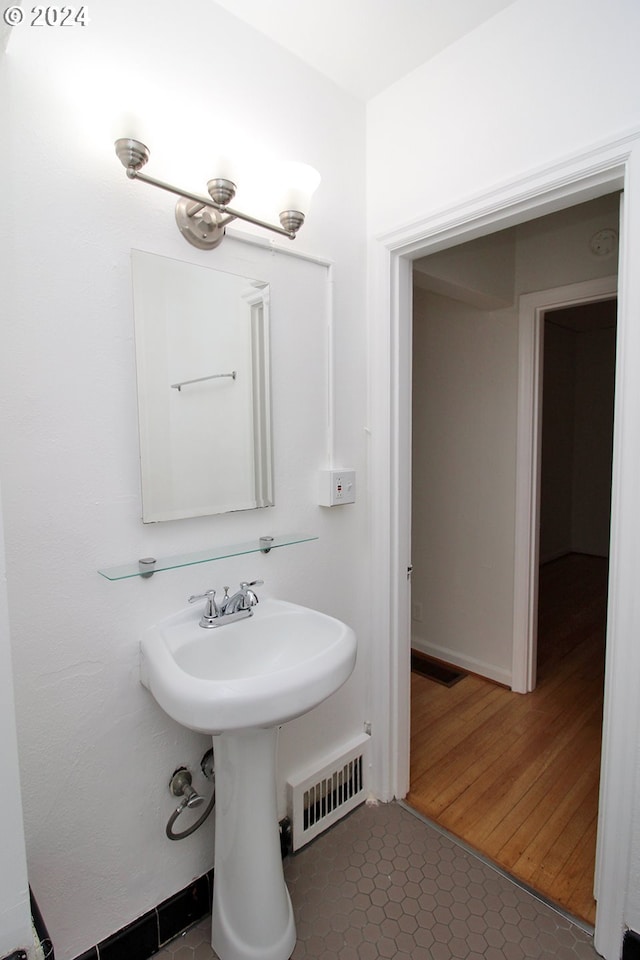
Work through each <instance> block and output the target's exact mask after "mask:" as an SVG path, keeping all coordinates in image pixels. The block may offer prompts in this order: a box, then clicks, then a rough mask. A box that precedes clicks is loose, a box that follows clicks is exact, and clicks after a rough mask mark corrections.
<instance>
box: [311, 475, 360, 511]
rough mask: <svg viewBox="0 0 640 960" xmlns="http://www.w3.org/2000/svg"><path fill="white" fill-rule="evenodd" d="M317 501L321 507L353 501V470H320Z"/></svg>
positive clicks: (354, 494)
mask: <svg viewBox="0 0 640 960" xmlns="http://www.w3.org/2000/svg"><path fill="white" fill-rule="evenodd" d="M319 487H320V489H319V498H318V502H319V504H320V506H321V507H336V506H338V505H339V504H341V503H354V502H355V499H356V472H355V470H321V471H320V484H319Z"/></svg>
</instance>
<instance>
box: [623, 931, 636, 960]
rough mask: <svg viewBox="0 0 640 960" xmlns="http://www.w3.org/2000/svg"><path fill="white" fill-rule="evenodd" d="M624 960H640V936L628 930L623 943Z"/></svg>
mask: <svg viewBox="0 0 640 960" xmlns="http://www.w3.org/2000/svg"><path fill="white" fill-rule="evenodd" d="M622 960H640V934H639V933H636V932H635V931H634V930H627V932H626V933H625V935H624V939H623V941H622Z"/></svg>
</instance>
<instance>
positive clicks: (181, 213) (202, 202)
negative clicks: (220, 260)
mask: <svg viewBox="0 0 640 960" xmlns="http://www.w3.org/2000/svg"><path fill="white" fill-rule="evenodd" d="M116 154H117V155H118V157H119V159H120V162H121V163H122V165H123V167H124V168H125V170H126V171H127V176H128V177H129V179H130V180H142V181H144V183H150V184H151V185H152V186H154V187H160V189H161V190H167V191H168V192H169V193H175V194H176V196H178V197H179V198H180V199H179V200H178V202H177V204H176V221H177V224H178V228H179V229H180V232H181V233H182V235H183V237H184V238H185V240H188V241H189V243H191V244H193V246H194V247H199V248H200V249H201V250H213V249H214V247H217V246H218V245H219V244H220V243H221V242H222V238H223V237H224V234H225V228H226V226H227V224H228V223H231V221H232V220H245V221H246V222H247V223H253V224H255V225H256V226H258V227H264V229H265V230H272V231H273V232H274V233H279V234H282V236H284V237H289V239H290V240H294V239H295V237H296V234H297V233H298V230H299V229H300V227H301V226H302V224H303V223H304V218H305V214H306V212H307V210H308V207H309V203H310V201H311V195H312V193H313V191H314V190H315V189H316V187H317V186H318V184H319V182H320V175H319V174H318V172H317V171H316V170H314V169H313V167H309V166H308V165H307V164H304V163H290V164H289V165H288V169H287V172H288V175H289V176H288V179H289V186H288V189H287V193H286V195H285V197H284V198H283V206H284V209H283V210H282V212H281V214H280V224H281V226H279V227H278V226H276V225H275V224H273V223H267V222H266V221H265V220H258V219H257V218H256V217H251V216H249V214H247V213H241V212H240V211H239V210H235V209H233V208H232V207H230V206H229V204H230V203H231V201H232V200H233V198H234V196H235V193H236V185H235V183H234V182H233V181H232V180H229V179H227V178H226V177H214V178H213V179H212V180H209V182H208V183H207V190H208V191H209V196H208V197H203V196H198V194H195V193H190V192H189V191H187V190H183V189H181V188H180V187H174V186H172V185H171V184H170V183H165V182H164V181H162V180H156V178H155V177H150V176H149V175H148V174H146V173H143V172H142V168H143V167H144V165H145V164H146V163H147V161H148V159H149V149H148V147H146V146H145V145H144V143H141V142H140V141H139V140H132V139H130V138H128V137H123V138H121V139H120V140H116Z"/></svg>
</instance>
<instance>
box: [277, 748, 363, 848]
mask: <svg viewBox="0 0 640 960" xmlns="http://www.w3.org/2000/svg"><path fill="white" fill-rule="evenodd" d="M370 742H371V738H370V737H369V736H367V735H366V734H363V735H362V736H360V737H358V738H357V739H356V740H352V741H350V742H349V743H348V744H346V746H345V747H343V749H342V750H341V751H340V753H339V754H336V755H335V756H333V757H331V758H330V759H329V760H328V761H327V762H326V763H325V764H324V766H323V767H322V768H321V769H320V770H317V769H316V770H314V771H313V773H310V772H308V771H307V772H305V773H303V774H300V775H298V776H297V777H292V778H291V779H290V780H289V781H288V783H287V795H288V803H289V816H290V817H291V823H292V841H293V849H294V850H299V849H300V847H303V846H304V845H305V843H309V841H310V840H313V838H314V837H317V836H318V834H319V833H322V831H323V830H326V829H327V827H330V826H331V824H333V823H335V822H336V821H337V820H340V818H341V817H344V815H345V814H347V813H349V811H350V810H353V809H354V808H355V807H357V806H358V805H359V804H361V803H363V802H364V801H365V800H366V799H367V789H368V783H369V744H370Z"/></svg>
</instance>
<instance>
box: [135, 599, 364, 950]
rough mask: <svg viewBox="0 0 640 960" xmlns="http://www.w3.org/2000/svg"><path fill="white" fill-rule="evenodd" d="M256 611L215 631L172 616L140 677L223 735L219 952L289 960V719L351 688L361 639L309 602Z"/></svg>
mask: <svg viewBox="0 0 640 960" xmlns="http://www.w3.org/2000/svg"><path fill="white" fill-rule="evenodd" d="M253 610H254V613H253V616H251V617H248V618H247V619H245V620H240V621H237V622H235V623H228V624H226V625H224V626H220V627H218V628H217V629H213V630H206V629H203V628H202V627H200V625H199V617H200V611H199V610H194V608H193V607H187V608H185V609H183V610H181V611H180V612H179V613H176V614H175V615H173V616H171V617H168V618H167V619H166V620H163V621H161V622H160V623H158V624H156V625H155V626H153V627H151V628H150V629H149V630H147V631H146V632H145V633H144V635H143V637H142V640H141V644H140V647H141V667H140V677H141V680H142V683H143V684H144V685H145V686H146V687H148V688H149V690H150V691H151V693H152V694H153V696H154V697H155V699H156V700H157V702H158V704H159V705H160V706H161V707H162V709H163V710H165V712H166V713H168V714H169V716H170V717H172V718H173V719H174V720H177V721H178V723H181V724H183V725H184V726H186V727H189V728H190V729H192V730H197V731H199V732H201V733H209V734H211V735H212V737H213V751H214V761H215V770H216V808H215V810H216V812H215V817H216V849H215V866H214V889H213V916H212V940H211V942H212V946H213V949H214V950H215V951H216V953H217V954H218V956H219V957H220V958H221V960H287V958H288V957H290V955H291V953H292V951H293V948H294V946H295V941H296V931H295V924H294V920H293V911H292V909H291V901H290V899H289V892H288V890H287V887H286V884H285V882H284V875H283V871H282V859H281V855H280V839H279V832H278V820H277V808H276V783H275V754H276V736H277V727H278V726H279V725H280V724H282V723H286V722H287V721H288V720H292V719H293V718H294V717H298V716H300V715H301V714H303V713H306V712H307V711H308V710H311V709H312V708H313V707H315V706H317V705H318V704H319V703H321V702H322V701H323V700H326V698H327V697H329V696H330V695H331V694H332V693H334V692H335V691H336V690H337V689H338V688H339V687H341V686H342V684H343V683H344V682H345V680H347V678H348V677H349V676H350V674H351V672H352V670H353V667H354V664H355V659H356V638H355V634H354V633H353V630H351V628H350V627H348V626H346V625H345V624H344V623H341V622H340V621H339V620H336V619H334V618H333V617H329V616H326V615H325V614H322V613H319V612H317V611H316V610H311V609H309V608H307V607H301V606H298V605H297V604H293V603H287V602H285V601H282V600H263V601H261V602H260V603H259V604H258V606H256V607H254V608H253Z"/></svg>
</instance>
